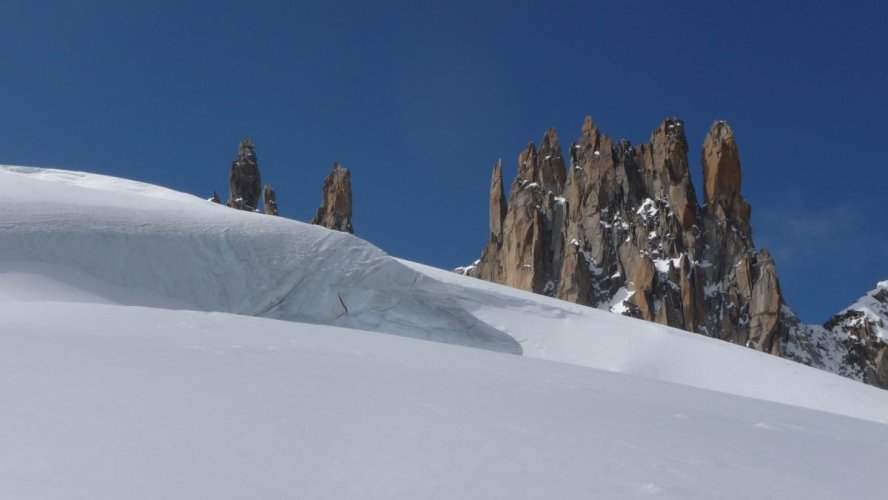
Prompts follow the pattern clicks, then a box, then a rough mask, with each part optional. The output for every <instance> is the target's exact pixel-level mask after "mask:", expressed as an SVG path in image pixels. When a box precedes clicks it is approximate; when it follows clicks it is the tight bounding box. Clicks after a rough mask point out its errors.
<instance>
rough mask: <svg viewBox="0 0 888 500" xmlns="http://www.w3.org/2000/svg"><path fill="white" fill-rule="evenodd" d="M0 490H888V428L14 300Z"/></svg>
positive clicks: (555, 375)
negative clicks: (886, 464) (886, 487)
mask: <svg viewBox="0 0 888 500" xmlns="http://www.w3.org/2000/svg"><path fill="white" fill-rule="evenodd" d="M0 326H2V330H0V342H2V346H3V347H2V349H0V374H2V376H0V401H3V403H4V408H3V411H2V412H0V498H10V499H13V498H14V499H17V500H27V499H44V500H45V499H66V500H71V499H89V500H103V499H119V498H127V499H157V498H212V499H248V498H249V499H254V498H262V499H284V498H293V499H296V498H337V499H349V498H355V499H358V498H360V499H372V498H423V499H439V498H441V499H443V498H459V499H499V498H504V499H505V498H508V499H525V498H526V499H538V498H562V499H572V498H576V499H586V498H607V499H622V498H646V497H654V498H676V499H691V498H726V499H733V498H737V499H740V498H809V499H818V498H823V499H835V498H857V499H868V498H872V499H876V498H883V490H884V477H885V475H884V469H885V467H884V460H885V457H886V456H888V426H886V425H883V424H877V423H873V422H867V421H862V420H855V419H851V418H847V417H842V416H838V415H834V414H829V413H823V412H817V411H812V410H806V409H802V408H798V407H793V406H786V405H780V404H775V403H768V402H764V401H759V400H754V399H748V398H741V397H737V396H732V395H728V394H723V393H717V392H712V391H706V390H702V389H695V388H691V387H687V386H682V385H676V384H670V383H665V382H660V381H656V380H651V379H646V378H640V377H633V376H628V375H624V374H619V373H611V372H606V371H601V370H595V369H590V368H585V367H580V366H575V365H570V364H564V363H551V362H545V361H539V360H533V359H527V358H523V357H519V356H513V355H507V354H501V353H496V352H489V351H485V350H480V349H468V348H464V347H457V346H449V345H445V344H441V343H433V342H422V341H418V340H413V339H407V338H401V337H397V336H393V335H383V334H378V333H371V332H365V331H357V330H348V329H341V328H335V327H327V326H318V325H307V324H302V323H293V322H284V321H277V320H271V319H264V318H254V317H247V316H237V315H231V314H224V313H205V312H194V311H179V310H170V309H157V308H144V307H122V306H119V305H109V304H99V303H72V302H45V301H13V300H4V301H2V302H0Z"/></svg>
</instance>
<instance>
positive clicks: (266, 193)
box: [262, 184, 278, 215]
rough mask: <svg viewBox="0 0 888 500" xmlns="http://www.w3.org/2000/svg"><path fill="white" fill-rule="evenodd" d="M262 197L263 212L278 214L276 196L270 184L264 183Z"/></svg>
mask: <svg viewBox="0 0 888 500" xmlns="http://www.w3.org/2000/svg"><path fill="white" fill-rule="evenodd" d="M262 199H263V200H265V214H266V215H278V205H277V197H276V196H275V194H274V189H272V188H271V185H270V184H266V185H265V188H264V189H263V190H262Z"/></svg>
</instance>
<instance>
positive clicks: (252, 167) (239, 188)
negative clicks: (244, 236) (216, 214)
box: [228, 137, 262, 211]
mask: <svg viewBox="0 0 888 500" xmlns="http://www.w3.org/2000/svg"><path fill="white" fill-rule="evenodd" d="M253 149H254V145H253V141H252V140H251V139H250V138H249V137H246V138H244V139H243V140H242V141H241V142H240V146H239V147H238V152H237V157H236V158H235V159H234V161H233V162H231V173H230V174H229V176H228V206H229V207H231V208H237V209H239V210H249V211H254V210H256V208H257V206H258V205H259V190H260V189H261V186H262V182H261V178H260V175H259V162H258V160H257V159H256V152H255V151H254V150H253Z"/></svg>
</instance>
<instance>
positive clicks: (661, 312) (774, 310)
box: [457, 117, 888, 387]
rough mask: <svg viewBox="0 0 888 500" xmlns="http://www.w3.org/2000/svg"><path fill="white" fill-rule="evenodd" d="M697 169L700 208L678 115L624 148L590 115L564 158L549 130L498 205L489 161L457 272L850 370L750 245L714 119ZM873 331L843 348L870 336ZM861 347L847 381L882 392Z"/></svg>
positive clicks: (730, 140)
mask: <svg viewBox="0 0 888 500" xmlns="http://www.w3.org/2000/svg"><path fill="white" fill-rule="evenodd" d="M701 164H702V169H703V179H704V184H705V185H704V190H703V204H702V205H701V204H700V203H699V202H698V200H697V196H696V191H695V189H694V186H693V183H692V181H691V175H690V161H689V157H688V142H687V140H686V138H685V129H684V123H683V122H682V121H681V120H679V119H677V118H672V117H670V118H667V119H666V120H664V121H663V122H662V123H661V124H660V125H659V126H658V127H657V128H656V129H654V131H653V132H652V133H651V136H650V140H649V141H648V142H647V143H644V144H640V145H635V146H633V145H632V144H630V143H629V141H627V140H625V139H623V140H619V141H615V140H613V139H612V138H611V137H609V136H608V135H606V134H604V133H602V132H601V130H600V129H599V127H598V126H597V125H596V124H595V123H594V122H593V121H592V119H591V118H589V117H587V118H586V120H585V122H584V123H583V125H582V135H581V136H580V137H579V138H578V139H577V140H576V141H575V142H573V143H572V144H571V145H570V147H569V148H568V156H567V157H565V156H564V154H563V151H562V148H561V145H560V142H559V139H558V136H557V134H556V132H555V130H553V129H549V130H547V131H546V132H545V134H544V135H543V138H542V140H541V142H540V147H539V148H538V149H537V148H536V146H535V145H534V144H533V143H531V144H529V145H528V146H527V147H526V148H525V149H524V150H523V151H522V152H521V153H520V154H519V155H518V175H517V177H516V178H515V179H514V180H513V181H512V183H511V186H510V189H509V193H508V197H507V196H506V191H505V187H504V182H503V171H502V163H501V162H500V161H498V162H496V164H495V165H494V168H493V174H492V177H491V186H490V236H489V239H488V242H487V246H486V247H485V248H484V250H483V252H482V254H481V258H480V259H479V260H478V261H476V262H475V263H474V264H473V265H471V266H468V267H465V268H458V269H457V272H460V273H463V274H467V275H469V276H474V277H477V278H481V279H484V280H488V281H493V282H496V283H501V284H504V285H508V286H513V287H516V288H520V289H523V290H528V291H532V292H535V293H540V294H544V295H549V296H552V297H557V298H560V299H564V300H568V301H571V302H576V303H579V304H583V305H588V306H592V307H598V308H602V309H607V310H610V311H612V312H616V313H619V314H624V315H627V316H633V317H637V318H641V319H645V320H649V321H655V322H657V323H661V324H665V325H669V326H674V327H677V328H682V329H685V330H688V331H691V332H697V333H700V334H703V335H707V336H710V337H715V338H718V339H722V340H726V341H729V342H733V343H736V344H740V345H745V346H748V347H751V348H754V349H757V350H759V351H763V352H767V353H771V354H774V355H778V356H784V357H788V358H791V359H794V360H796V361H801V362H804V363H806V364H810V365H813V366H817V367H819V368H825V369H829V370H830V371H834V372H837V373H839V372H841V371H842V370H841V369H840V368H839V366H838V365H842V366H845V365H850V364H854V363H853V362H852V361H849V360H850V357H851V355H850V354H849V355H848V359H846V360H845V361H841V362H835V358H836V357H837V356H838V357H840V358H841V357H843V356H842V355H841V352H846V353H849V352H850V351H855V352H857V351H859V350H860V349H856V348H855V349H848V348H846V349H844V351H842V349H841V348H840V344H841V345H844V344H847V343H848V342H847V341H845V342H844V344H842V342H838V341H837V340H836V339H837V338H838V337H837V336H836V335H834V334H832V333H830V335H826V334H825V333H823V332H820V331H819V330H817V332H819V333H820V334H821V335H820V336H821V337H824V338H825V337H829V339H830V340H823V339H819V340H821V342H820V345H819V346H818V344H817V340H818V339H815V338H814V337H816V336H817V335H815V334H812V333H811V332H812V331H814V330H816V329H817V328H821V329H823V331H824V332H827V331H828V332H832V331H833V330H827V329H825V327H807V326H805V325H802V324H801V323H800V322H799V320H798V318H797V317H796V316H795V314H793V312H792V311H791V310H790V309H789V308H788V307H787V306H786V304H785V301H784V298H783V295H782V293H781V291H780V282H779V279H778V277H777V270H776V266H775V263H774V259H773V258H772V257H771V255H770V253H769V252H768V251H767V250H764V249H762V250H759V249H756V247H755V245H754V243H753V239H752V229H751V227H750V216H751V208H750V205H749V203H747V202H746V200H745V199H744V198H743V196H742V194H741V187H742V171H741V162H740V154H739V150H738V146H737V141H736V139H735V137H734V132H733V130H732V129H731V127H730V125H729V124H728V123H727V122H724V121H716V122H715V123H713V124H712V127H711V128H710V129H709V133H708V134H707V135H706V138H705V139H704V141H703V147H702V154H701ZM885 294H886V295H888V292H885ZM855 318H856V316H855ZM850 321H851V322H852V323H854V321H856V320H850ZM858 323H859V321H858ZM858 323H854V324H855V325H856V324H858ZM841 328H842V327H840V329H841ZM852 329H853V328H852ZM855 331H857V330H855ZM871 331H872V330H866V332H863V331H861V332H858V333H854V334H849V335H846V337H847V338H846V340H847V339H850V338H851V336H856V338H857V339H861V338H864V337H865V338H868V339H869V338H873V337H874V335H873V334H871V333H867V332H871ZM883 340H884V339H883ZM853 342H854V341H852V343H853ZM867 345H872V342H870V343H869V344H867ZM883 345H884V344H883ZM867 349H868V350H867ZM867 349H864V350H865V351H866V352H865V353H861V354H859V356H858V357H859V358H860V359H864V360H865V361H863V362H862V363H863V365H866V366H865V367H863V368H860V367H861V366H863V365H860V364H859V363H858V364H857V366H858V367H859V369H858V370H857V372H859V376H857V377H856V378H859V379H861V380H865V381H867V382H868V383H873V384H876V385H880V386H883V387H885V386H886V383H888V376H884V375H885V373H886V371H888V368H886V366H888V361H886V359H885V358H886V357H888V354H886V353H885V351H884V349H882V350H878V349H876V351H873V349H872V348H867ZM879 353H882V354H879ZM878 356H881V357H878ZM877 357H878V359H879V360H880V361H877ZM880 363H881V364H880ZM867 370H869V371H868V372H867ZM880 370H881V371H880ZM846 371H847V370H846ZM852 371H853V370H852ZM857 372H855V373H857ZM864 372H867V373H871V376H865V375H864ZM880 373H881V375H880ZM844 374H845V375H848V373H844Z"/></svg>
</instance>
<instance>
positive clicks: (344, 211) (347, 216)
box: [311, 163, 355, 234]
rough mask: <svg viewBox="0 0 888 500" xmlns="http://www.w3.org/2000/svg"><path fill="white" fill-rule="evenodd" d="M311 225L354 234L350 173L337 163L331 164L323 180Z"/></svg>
mask: <svg viewBox="0 0 888 500" xmlns="http://www.w3.org/2000/svg"><path fill="white" fill-rule="evenodd" d="M311 223H312V224H316V225H319V226H324V227H326V228H328V229H335V230H337V231H344V232H347V233H352V234H354V232H355V230H354V227H353V226H352V190H351V172H349V171H348V169H347V168H343V167H342V166H341V165H340V164H339V163H334V164H333V169H332V170H331V171H330V173H329V174H328V175H327V178H326V179H324V189H323V198H322V201H321V206H320V207H318V211H317V213H316V214H315V216H314V218H313V219H312V220H311Z"/></svg>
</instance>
